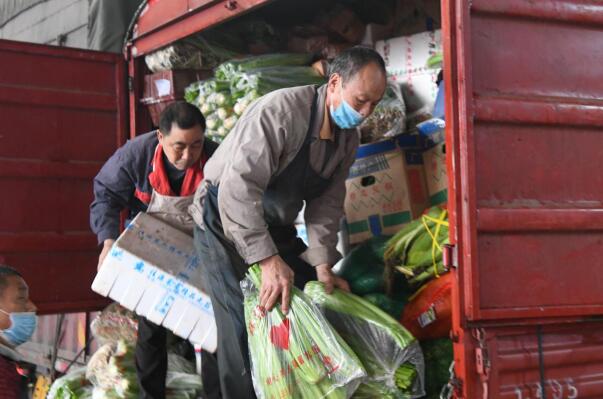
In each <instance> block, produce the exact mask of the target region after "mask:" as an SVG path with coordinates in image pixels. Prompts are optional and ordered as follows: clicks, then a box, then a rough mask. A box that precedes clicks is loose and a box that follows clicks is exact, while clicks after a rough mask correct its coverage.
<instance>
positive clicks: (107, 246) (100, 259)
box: [96, 239, 115, 271]
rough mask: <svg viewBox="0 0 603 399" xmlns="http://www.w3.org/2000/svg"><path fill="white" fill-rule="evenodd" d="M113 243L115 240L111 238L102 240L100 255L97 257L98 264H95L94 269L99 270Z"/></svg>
mask: <svg viewBox="0 0 603 399" xmlns="http://www.w3.org/2000/svg"><path fill="white" fill-rule="evenodd" d="M113 243H115V240H111V239H106V240H105V241H104V242H103V250H102V251H101V253H100V256H99V257H98V265H97V266H96V270H97V271H98V270H100V268H101V266H102V264H103V261H104V260H105V257H106V256H107V254H108V253H109V251H110V250H111V247H112V246H113Z"/></svg>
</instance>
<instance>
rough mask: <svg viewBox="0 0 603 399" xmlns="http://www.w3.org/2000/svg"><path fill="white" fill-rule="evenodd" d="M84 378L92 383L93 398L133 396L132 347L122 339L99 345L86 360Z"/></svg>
mask: <svg viewBox="0 0 603 399" xmlns="http://www.w3.org/2000/svg"><path fill="white" fill-rule="evenodd" d="M86 378H87V379H88V380H89V381H90V382H92V384H93V385H94V391H93V397H94V398H105V397H106V398H121V399H129V398H135V397H136V395H137V394H138V383H137V380H136V367H135V357H134V348H133V347H132V346H131V345H129V344H126V342H125V341H123V340H120V341H118V342H115V343H109V344H105V345H103V346H101V347H100V348H99V349H98V350H97V351H96V353H95V354H94V355H93V356H92V358H91V359H90V361H89V362H88V367H87V370H86ZM102 395H105V396H102Z"/></svg>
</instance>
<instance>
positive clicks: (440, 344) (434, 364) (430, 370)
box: [421, 338, 453, 399]
mask: <svg viewBox="0 0 603 399" xmlns="http://www.w3.org/2000/svg"><path fill="white" fill-rule="evenodd" d="M421 348H422V349H423V356H424V357H425V395H426V396H425V399H440V392H441V390H442V387H443V386H444V385H446V384H447V383H448V380H449V379H450V372H449V369H450V364H451V363H452V359H453V355H452V341H451V340H450V339H448V338H442V339H433V340H429V341H425V342H421Z"/></svg>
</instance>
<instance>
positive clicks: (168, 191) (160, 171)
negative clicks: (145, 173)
mask: <svg viewBox="0 0 603 399" xmlns="http://www.w3.org/2000/svg"><path fill="white" fill-rule="evenodd" d="M206 161H207V156H206V155H205V153H203V154H201V159H200V160H199V162H197V163H196V164H194V165H193V166H191V167H189V168H188V169H187V170H186V174H185V175H184V181H183V182H182V188H181V189H180V197H187V196H189V195H193V194H194V193H195V191H196V190H197V187H198V186H199V184H200V183H201V182H202V181H203V166H205V162H206ZM149 182H150V183H151V187H153V189H154V190H155V191H156V192H157V193H158V194H161V195H167V196H171V197H175V196H176V193H174V191H173V190H172V188H171V187H170V181H169V179H168V175H167V171H166V170H165V164H164V160H163V147H162V146H161V144H157V148H155V155H154V156H153V171H152V172H151V173H150V174H149ZM136 191H137V192H136V196H137V197H138V198H139V199H140V200H141V201H142V202H144V203H147V204H148V203H149V202H150V201H151V195H150V194H147V193H143V192H140V191H138V190H136Z"/></svg>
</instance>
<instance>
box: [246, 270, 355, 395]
mask: <svg viewBox="0 0 603 399" xmlns="http://www.w3.org/2000/svg"><path fill="white" fill-rule="evenodd" d="M260 286H261V271H260V268H259V266H257V265H255V266H253V267H252V268H250V270H249V272H248V274H247V278H246V279H245V280H243V282H242V283H241V288H242V290H243V294H244V296H245V299H244V308H245V323H246V325H247V334H248V341H249V353H250V357H251V368H252V377H253V384H254V388H255V391H256V394H257V396H258V398H260V399H271V398H274V399H276V398H296V399H320V398H341V399H345V398H348V397H350V395H351V394H352V392H354V391H355V390H356V388H357V387H358V384H359V383H360V380H361V379H362V378H363V377H365V376H366V372H365V370H364V368H363V367H362V365H361V363H360V361H359V360H358V358H357V357H356V355H355V354H354V352H353V351H352V350H351V349H350V348H349V346H348V345H347V344H346V343H345V342H344V341H343V340H342V339H341V337H340V336H339V335H338V334H337V333H336V332H335V331H334V330H333V329H332V327H331V326H330V325H329V323H328V322H327V321H326V320H325V318H324V317H323V316H322V314H321V313H320V311H319V310H318V309H317V308H316V306H315V305H314V304H313V303H312V302H311V301H310V300H309V299H308V298H307V297H306V296H305V294H304V293H303V292H302V291H300V290H298V289H297V288H293V290H292V296H291V307H290V311H289V313H288V314H287V315H284V314H283V313H282V312H281V310H280V309H279V308H278V307H275V308H274V309H272V310H271V311H266V310H265V309H263V308H261V307H260V306H259V288H260Z"/></svg>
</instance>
